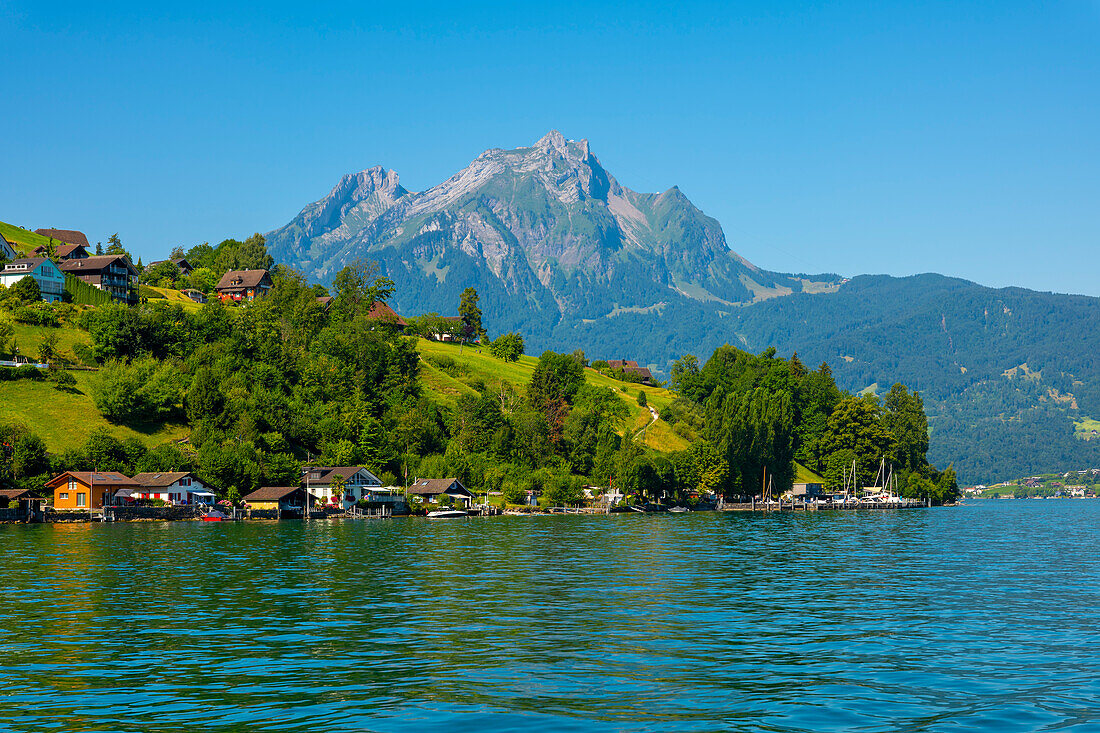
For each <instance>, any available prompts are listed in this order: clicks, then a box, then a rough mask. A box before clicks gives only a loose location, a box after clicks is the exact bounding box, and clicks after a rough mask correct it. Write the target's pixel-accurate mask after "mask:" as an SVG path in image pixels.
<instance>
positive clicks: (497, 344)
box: [489, 331, 523, 361]
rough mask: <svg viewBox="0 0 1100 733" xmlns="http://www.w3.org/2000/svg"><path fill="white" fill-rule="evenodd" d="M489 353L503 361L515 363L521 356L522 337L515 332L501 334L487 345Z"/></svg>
mask: <svg viewBox="0 0 1100 733" xmlns="http://www.w3.org/2000/svg"><path fill="white" fill-rule="evenodd" d="M489 353H490V354H492V355H493V356H495V357H496V358H498V359H503V360H504V361H516V360H518V359H519V357H520V356H522V355H523V336H521V335H520V334H518V333H516V332H515V331H512V332H509V333H505V334H501V335H500V336H497V337H496V339H495V340H493V341H491V342H490V343H489Z"/></svg>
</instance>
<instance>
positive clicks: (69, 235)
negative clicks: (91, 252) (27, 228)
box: [34, 229, 88, 247]
mask: <svg viewBox="0 0 1100 733" xmlns="http://www.w3.org/2000/svg"><path fill="white" fill-rule="evenodd" d="M34 233H35V234H41V235H42V236H43V237H49V238H50V239H57V240H60V241H62V242H65V243H66V244H81V245H84V246H85V247H87V246H88V238H87V237H85V236H84V232H78V231H77V230H75V229H35V230H34Z"/></svg>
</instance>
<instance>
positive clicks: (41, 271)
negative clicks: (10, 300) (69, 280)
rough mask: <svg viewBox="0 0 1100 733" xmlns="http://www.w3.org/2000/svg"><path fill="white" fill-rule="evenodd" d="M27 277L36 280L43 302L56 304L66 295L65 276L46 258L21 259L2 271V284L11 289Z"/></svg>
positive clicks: (0, 271)
mask: <svg viewBox="0 0 1100 733" xmlns="http://www.w3.org/2000/svg"><path fill="white" fill-rule="evenodd" d="M25 277H32V278H34V280H35V282H37V283H38V290H39V292H40V293H41V294H42V300H44V301H46V302H47V303H55V302H57V301H59V300H61V296H62V295H64V294H65V275H64V274H63V273H62V272H61V271H60V270H59V269H58V268H57V265H55V264H54V263H53V260H48V259H46V258H45V257H20V258H18V259H15V260H12V261H11V262H9V263H7V264H6V265H4V268H3V269H2V270H0V284H3V285H6V286H8V287H9V288H10V287H11V286H12V285H15V284H16V283H17V282H19V281H20V280H22V279H23V278H25Z"/></svg>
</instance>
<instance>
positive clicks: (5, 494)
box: [0, 489, 45, 501]
mask: <svg viewBox="0 0 1100 733" xmlns="http://www.w3.org/2000/svg"><path fill="white" fill-rule="evenodd" d="M0 498H4V499H8V500H9V501H13V500H15V499H40V500H43V501H45V498H44V497H42V496H40V495H39V494H36V493H34V492H33V491H31V490H30V489H0Z"/></svg>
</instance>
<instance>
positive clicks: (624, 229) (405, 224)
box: [268, 130, 828, 330]
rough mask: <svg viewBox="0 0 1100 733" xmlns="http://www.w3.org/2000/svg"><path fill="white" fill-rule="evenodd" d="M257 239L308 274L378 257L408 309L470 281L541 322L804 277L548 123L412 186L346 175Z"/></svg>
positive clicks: (742, 291) (323, 276)
mask: <svg viewBox="0 0 1100 733" xmlns="http://www.w3.org/2000/svg"><path fill="white" fill-rule="evenodd" d="M268 248H269V250H270V251H271V252H272V254H273V255H274V256H275V257H276V259H277V260H279V261H281V262H284V263H286V264H289V265H291V266H292V267H295V268H297V269H300V270H302V271H303V272H304V273H305V274H306V276H307V277H309V278H310V279H314V280H317V281H320V282H327V281H329V280H331V278H332V276H333V275H334V274H335V273H336V272H337V271H339V269H340V268H341V267H343V266H344V265H345V264H347V263H348V262H350V261H352V260H354V259H356V258H359V257H366V258H370V259H375V260H378V261H379V262H380V263H382V265H383V268H384V269H385V270H386V272H387V274H388V275H389V276H390V277H391V278H393V279H394V280H395V281H397V282H398V285H399V287H398V294H397V305H398V306H399V308H401V309H403V310H405V311H407V312H414V313H415V312H423V311H428V310H438V311H441V312H442V311H450V310H453V309H454V303H455V302H457V300H456V299H455V297H454V296H455V293H452V292H450V291H451V290H455V292H459V291H461V289H462V288H464V287H466V286H467V285H474V286H475V287H478V289H479V290H480V291H482V294H483V297H489V299H490V300H493V299H496V300H498V301H501V305H505V304H509V303H511V302H512V301H515V302H514V303H512V304H513V305H517V306H520V307H519V308H518V309H508V310H515V311H523V310H529V308H530V306H531V305H536V306H537V311H538V313H539V320H540V321H541V322H542V323H543V324H550V325H553V324H557V323H560V322H562V321H569V320H574V319H580V320H592V319H601V318H606V317H612V316H614V315H615V314H616V313H619V312H623V309H626V310H634V309H662V308H664V307H666V306H667V304H668V303H669V302H671V301H675V300H680V299H687V300H690V301H694V302H699V303H710V304H712V305H716V306H724V307H729V306H733V305H737V304H742V303H749V302H753V301H756V300H761V299H766V298H768V297H773V296H776V295H783V294H788V293H791V292H798V291H800V290H802V289H803V287H804V285H806V282H805V281H803V280H802V279H800V278H795V277H790V276H786V275H780V274H777V273H771V272H767V271H764V270H761V269H760V268H758V267H755V266H754V265H752V264H751V263H749V262H748V261H747V260H745V259H744V258H742V257H740V256H738V255H737V254H736V253H734V252H732V251H731V250H730V249H729V247H728V246H727V243H726V239H725V235H724V234H723V233H722V228H721V226H719V224H718V222H717V221H715V220H714V219H712V218H710V217H708V216H706V215H705V214H704V213H703V212H702V211H700V210H699V209H698V208H696V207H695V206H694V205H693V204H692V203H691V202H690V201H689V200H688V198H687V197H686V196H685V195H684V194H683V193H682V192H681V191H680V190H679V189H678V188H676V187H672V188H670V189H669V190H667V191H665V192H664V193H660V194H653V193H638V192H636V191H632V190H631V189H629V188H626V187H625V186H623V185H621V184H620V183H619V182H618V181H617V180H616V179H615V177H614V176H612V175H611V174H610V173H608V172H607V171H606V170H605V169H604V168H603V166H602V165H600V162H599V160H598V159H597V158H596V156H595V155H593V153H592V151H591V150H590V148H589V145H588V141H587V140H580V141H574V140H567V139H566V138H565V137H564V136H563V135H562V134H561V133H560V132H558V131H556V130H554V131H551V132H550V133H548V134H547V135H546V136H544V137H543V138H542V139H540V140H539V141H538V142H536V143H535V144H534V145H532V146H530V147H524V148H518V149H515V150H501V149H491V150H487V151H485V152H484V153H482V154H481V155H479V156H478V157H477V158H476V159H475V160H474V161H473V162H471V163H470V165H468V166H467V167H466V168H464V169H463V170H461V171H459V172H458V173H456V174H455V175H454V176H452V177H451V178H449V179H447V180H446V181H443V182H442V183H440V184H438V185H437V186H433V187H432V188H430V189H428V190H426V191H423V192H421V193H411V192H409V191H407V190H406V189H404V188H403V187H402V186H401V185H400V183H399V180H398V176H397V174H396V173H395V172H393V171H388V172H387V171H384V170H383V169H382V168H380V167H375V168H370V169H368V170H365V171H362V172H360V173H358V174H354V175H349V176H345V177H344V178H343V179H342V180H341V181H340V182H339V183H338V184H337V185H336V187H335V188H333V190H332V191H331V192H330V193H329V195H328V196H326V197H325V198H323V199H321V200H320V201H317V202H315V203H313V204H310V205H309V206H307V207H306V208H304V209H303V210H302V211H301V213H300V214H298V216H297V217H295V219H294V220H293V221H292V222H290V223H289V224H288V225H287V226H285V227H283V228H281V229H278V230H276V231H274V232H271V233H269V234H268ZM456 275H460V276H461V277H460V278H459V277H456ZM456 280H460V281H459V282H456ZM825 285H826V286H827V285H828V283H826V284H825ZM815 286H816V287H821V285H820V284H817V285H815ZM508 310H502V311H501V312H499V313H492V312H491V311H490V314H489V317H490V319H493V320H495V321H496V324H495V325H497V326H498V327H500V328H509V327H515V326H518V325H519V323H520V322H524V321H528V320H529V319H528V318H527V317H525V316H522V315H519V314H518V313H517V314H516V315H515V316H514V317H510V316H508V315H507V313H508ZM539 330H544V329H539Z"/></svg>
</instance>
